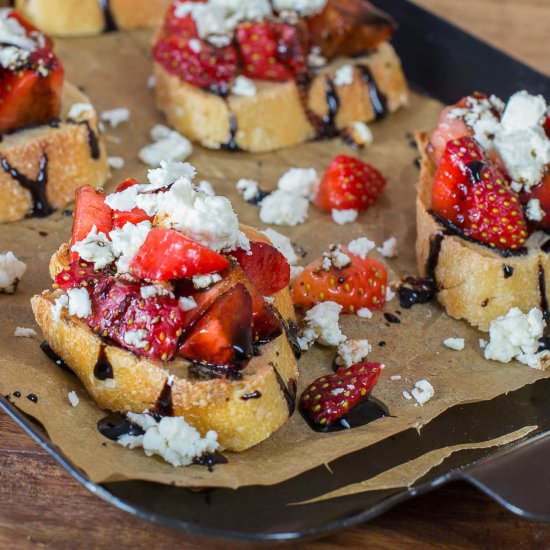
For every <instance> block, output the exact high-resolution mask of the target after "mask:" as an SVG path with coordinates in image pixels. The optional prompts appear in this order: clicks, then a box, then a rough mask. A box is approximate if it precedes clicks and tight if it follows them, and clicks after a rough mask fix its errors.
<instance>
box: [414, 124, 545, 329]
mask: <svg viewBox="0 0 550 550" xmlns="http://www.w3.org/2000/svg"><path fill="white" fill-rule="evenodd" d="M416 140H417V143H418V147H419V150H420V153H421V166H420V180H419V182H418V186H417V199H416V227H417V240H416V256H417V261H418V270H419V271H420V273H421V274H422V275H423V276H433V277H434V279H435V284H436V288H437V290H438V292H437V299H438V300H439V302H440V303H441V304H442V305H443V307H444V308H445V310H446V311H447V313H448V314H449V315H450V316H451V317H454V318H456V319H466V320H467V321H468V322H469V323H471V324H472V325H474V326H475V327H478V328H479V329H480V330H483V331H488V330H489V325H490V324H491V321H492V320H493V319H495V318H497V317H499V316H501V315H505V314H506V313H507V312H508V311H509V310H510V308H512V307H519V308H520V309H521V310H522V311H524V312H528V311H529V310H530V309H531V308H533V307H538V308H542V309H543V310H546V309H547V289H550V255H549V254H547V253H546V252H544V251H543V250H542V249H541V248H540V246H541V245H542V244H543V243H545V242H547V241H548V239H549V238H548V237H544V236H543V235H541V237H542V238H541V239H537V235H534V236H533V237H532V238H530V239H529V241H528V245H527V246H526V247H525V250H524V251H523V252H524V253H523V254H514V255H509V256H508V257H506V255H501V254H499V253H498V252H495V251H494V250H493V249H490V248H489V247H486V246H484V245H482V244H477V243H474V242H469V241H467V240H466V239H465V238H463V237H461V236H459V235H457V234H456V232H454V233H453V232H452V231H450V230H449V229H448V228H446V227H445V226H444V225H442V224H441V223H439V222H438V221H436V219H435V218H434V217H433V216H432V214H431V213H430V207H431V195H432V184H433V180H434V176H435V172H436V166H435V164H434V163H433V162H432V161H431V159H430V157H429V156H428V154H427V145H428V140H429V136H428V135H427V134H426V133H425V132H418V133H417V135H416Z"/></svg>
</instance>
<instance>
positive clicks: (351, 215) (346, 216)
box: [331, 208, 359, 225]
mask: <svg viewBox="0 0 550 550" xmlns="http://www.w3.org/2000/svg"><path fill="white" fill-rule="evenodd" d="M331 214H332V220H333V221H334V223H337V224H338V225H345V224H346V223H353V222H354V221H355V220H356V219H357V216H358V215H359V212H358V211H357V210H354V209H353V208H352V209H349V210H332V212H331Z"/></svg>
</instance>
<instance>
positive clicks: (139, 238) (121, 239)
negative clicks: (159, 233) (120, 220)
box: [109, 220, 152, 273]
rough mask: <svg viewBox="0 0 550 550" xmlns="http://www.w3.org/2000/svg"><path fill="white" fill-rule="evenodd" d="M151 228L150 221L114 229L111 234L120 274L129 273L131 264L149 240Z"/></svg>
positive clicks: (128, 223) (112, 246) (126, 224)
mask: <svg viewBox="0 0 550 550" xmlns="http://www.w3.org/2000/svg"><path fill="white" fill-rule="evenodd" d="M151 227H152V226H151V222H150V221H148V220H145V221H142V222H139V223H138V224H133V223H130V222H127V223H125V224H124V226H123V227H121V228H117V229H113V230H112V231H111V232H110V233H109V237H110V239H111V243H112V245H111V248H112V252H113V254H114V256H115V257H117V258H118V260H117V263H116V265H117V271H118V273H128V272H129V270H130V263H131V261H132V259H133V258H134V256H135V255H136V254H137V252H138V250H139V249H140V248H141V246H142V245H143V243H144V242H145V239H147V235H148V234H149V232H150V231H151Z"/></svg>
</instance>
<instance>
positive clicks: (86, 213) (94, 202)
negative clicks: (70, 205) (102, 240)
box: [70, 185, 113, 259]
mask: <svg viewBox="0 0 550 550" xmlns="http://www.w3.org/2000/svg"><path fill="white" fill-rule="evenodd" d="M94 226H95V227H96V228H97V232H98V233H105V234H106V235H107V234H108V233H109V231H111V229H112V228H113V211H112V210H111V208H110V207H109V206H108V205H107V204H105V195H104V194H103V193H101V192H100V191H98V190H97V189H94V188H93V187H92V186H91V185H84V186H82V187H80V188H79V189H77V190H76V194H75V209H74V217H73V232H72V237H71V243H70V245H71V246H72V245H73V244H75V243H76V242H78V241H81V240H83V239H84V238H85V237H86V236H87V235H88V233H89V232H90V231H91V230H92V229H93V227H94ZM74 258H78V254H76V253H72V259H74Z"/></svg>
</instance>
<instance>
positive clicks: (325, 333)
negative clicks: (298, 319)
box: [304, 301, 347, 346]
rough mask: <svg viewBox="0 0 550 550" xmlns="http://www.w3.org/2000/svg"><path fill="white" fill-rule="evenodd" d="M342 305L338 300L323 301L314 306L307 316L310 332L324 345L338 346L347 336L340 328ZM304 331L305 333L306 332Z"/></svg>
mask: <svg viewBox="0 0 550 550" xmlns="http://www.w3.org/2000/svg"><path fill="white" fill-rule="evenodd" d="M341 311H342V306H341V305H340V304H337V303H336V302H330V301H329V302H321V303H320V304H317V305H316V306H314V307H312V308H311V309H310V310H309V311H308V312H307V313H306V316H305V322H306V325H307V329H309V330H310V331H311V332H308V333H307V335H308V336H311V335H312V334H313V336H314V339H316V340H317V341H318V342H319V344H322V345H324V346H337V345H338V344H340V343H342V342H344V341H345V340H346V339H347V338H346V336H345V335H344V334H342V331H341V330H340V325H339V320H340V312H341ZM307 329H306V331H307ZM306 331H304V333H306Z"/></svg>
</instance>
